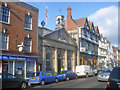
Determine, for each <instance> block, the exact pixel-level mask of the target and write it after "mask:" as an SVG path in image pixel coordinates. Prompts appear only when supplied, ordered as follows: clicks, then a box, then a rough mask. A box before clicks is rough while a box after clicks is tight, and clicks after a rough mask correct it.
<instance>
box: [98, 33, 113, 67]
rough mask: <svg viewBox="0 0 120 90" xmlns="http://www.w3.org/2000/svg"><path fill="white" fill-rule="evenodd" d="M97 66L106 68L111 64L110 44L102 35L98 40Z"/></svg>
mask: <svg viewBox="0 0 120 90" xmlns="http://www.w3.org/2000/svg"><path fill="white" fill-rule="evenodd" d="M98 55H99V57H98V60H99V66H101V67H106V68H108V67H109V65H110V62H111V59H112V57H111V43H110V42H109V41H108V40H107V38H106V37H104V36H103V35H102V34H101V35H100V39H99V48H98Z"/></svg>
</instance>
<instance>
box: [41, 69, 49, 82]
mask: <svg viewBox="0 0 120 90" xmlns="http://www.w3.org/2000/svg"><path fill="white" fill-rule="evenodd" d="M42 79H44V80H45V82H49V77H48V74H47V72H46V71H44V72H42Z"/></svg>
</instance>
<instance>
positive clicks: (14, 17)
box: [0, 2, 39, 78]
mask: <svg viewBox="0 0 120 90" xmlns="http://www.w3.org/2000/svg"><path fill="white" fill-rule="evenodd" d="M37 31H38V9H37V8H35V7H33V6H31V5H28V4H26V3H24V2H1V4H0V52H1V53H0V72H8V73H11V74H13V75H19V76H21V77H23V78H28V77H29V75H30V73H33V72H36V71H37V59H38V55H39V54H38V50H37V49H38V48H37Z"/></svg>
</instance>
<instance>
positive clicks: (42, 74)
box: [29, 71, 59, 85]
mask: <svg viewBox="0 0 120 90" xmlns="http://www.w3.org/2000/svg"><path fill="white" fill-rule="evenodd" d="M54 81H55V82H56V83H58V82H59V79H58V77H57V76H55V75H53V74H52V73H51V72H49V71H38V72H36V73H33V75H32V76H31V77H30V78H29V85H31V84H41V85H45V84H46V83H48V82H54Z"/></svg>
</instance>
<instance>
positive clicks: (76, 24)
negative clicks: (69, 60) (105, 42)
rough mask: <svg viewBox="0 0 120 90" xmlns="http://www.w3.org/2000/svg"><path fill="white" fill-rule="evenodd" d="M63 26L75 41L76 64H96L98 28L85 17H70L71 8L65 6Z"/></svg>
mask: <svg viewBox="0 0 120 90" xmlns="http://www.w3.org/2000/svg"><path fill="white" fill-rule="evenodd" d="M64 25H65V26H64V27H65V29H66V30H67V32H68V33H69V34H70V36H71V37H72V38H73V40H74V41H76V43H77V65H90V66H92V67H95V66H97V63H98V61H97V59H98V45H99V44H98V40H99V37H100V35H99V29H98V27H97V26H94V24H93V22H89V21H88V20H87V17H85V18H80V19H75V20H73V19H72V16H71V8H70V7H68V8H67V18H66V20H65V21H64Z"/></svg>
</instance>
